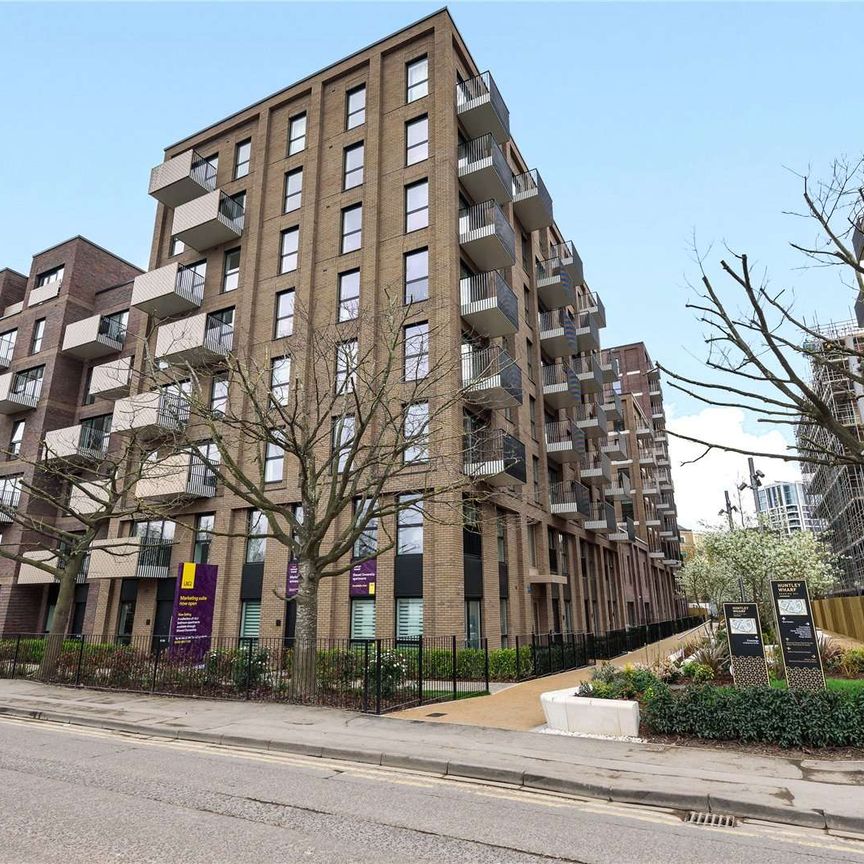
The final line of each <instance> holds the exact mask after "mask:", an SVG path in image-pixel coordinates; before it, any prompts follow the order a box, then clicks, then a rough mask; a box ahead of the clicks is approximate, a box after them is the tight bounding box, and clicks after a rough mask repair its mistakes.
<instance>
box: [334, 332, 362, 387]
mask: <svg viewBox="0 0 864 864" xmlns="http://www.w3.org/2000/svg"><path fill="white" fill-rule="evenodd" d="M358 350H359V346H358V344H357V340H356V339H346V340H345V341H344V342H340V343H339V345H338V346H337V348H336V392H337V393H345V392H346V391H348V390H353V389H354V383H355V380H356V377H357V356H358Z"/></svg>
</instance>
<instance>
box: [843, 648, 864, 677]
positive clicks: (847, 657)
mask: <svg viewBox="0 0 864 864" xmlns="http://www.w3.org/2000/svg"><path fill="white" fill-rule="evenodd" d="M838 665H839V668H840V671H841V672H842V673H843V674H844V675H845V676H846V677H847V678H857V677H858V676H859V675H864V648H849V649H848V650H846V651H844V652H843V654H842V656H841V657H840V662H839V664H838Z"/></svg>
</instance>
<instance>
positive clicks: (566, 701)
mask: <svg viewBox="0 0 864 864" xmlns="http://www.w3.org/2000/svg"><path fill="white" fill-rule="evenodd" d="M574 693H575V691H574V689H573V687H568V688H567V689H566V690H550V691H549V692H547V693H541V694H540V704H541V705H542V706H543V713H544V714H545V715H546V725H547V726H548V727H549V728H550V729H555V730H557V731H559V732H577V733H582V734H584V735H605V736H607V737H610V738H635V737H637V736H638V735H639V703H638V702H635V701H630V700H629V699H591V698H589V697H585V696H576V695H574Z"/></svg>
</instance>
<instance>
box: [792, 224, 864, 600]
mask: <svg viewBox="0 0 864 864" xmlns="http://www.w3.org/2000/svg"><path fill="white" fill-rule="evenodd" d="M856 236H857V232H856ZM859 311H861V313H862V318H864V306H861V307H859ZM817 332H818V333H819V338H816V337H813V338H812V339H811V341H810V343H809V345H808V347H810V348H811V349H813V350H818V351H820V352H821V354H822V355H823V361H822V362H816V361H814V362H812V363H811V365H810V375H811V386H812V387H813V390H814V392H815V393H816V395H817V396H818V397H819V398H820V399H822V400H823V401H824V402H825V404H826V405H828V406H829V408H830V409H831V413H832V415H833V416H834V417H835V418H836V419H837V420H838V421H840V423H842V424H843V425H844V426H846V427H848V428H849V429H850V430H851V431H853V432H854V434H855V435H856V436H857V437H858V438H859V440H862V441H864V415H862V407H861V405H862V403H861V396H862V392H864V391H862V387H861V385H860V384H857V383H855V382H854V381H853V380H852V378H850V377H849V373H850V372H851V373H853V374H857V373H858V366H857V360H856V358H855V356H854V355H852V354H850V353H848V352H849V351H854V352H857V354H858V355H859V356H860V353H861V351H862V350H864V320H862V321H846V322H840V323H832V324H827V325H825V326H823V327H820V328H818V331H817ZM808 442H814V444H815V446H817V447H818V448H819V449H820V450H822V449H824V450H827V451H828V452H830V451H831V450H832V449H833V450H836V451H837V452H841V449H842V448H841V445H840V443H839V441H837V439H836V437H835V436H834V435H832V434H831V433H830V432H829V431H828V430H827V429H824V428H822V427H817V426H813V425H812V424H809V423H807V422H806V421H803V420H802V422H801V424H800V426H799V428H798V446H799V447H800V448H801V449H803V450H806V449H807V447H808V446H809V445H808ZM801 472H802V476H803V481H804V490H805V497H806V499H808V500H809V502H810V503H811V505H812V508H813V515H814V517H815V518H816V519H817V520H818V521H819V524H820V526H821V527H822V528H823V529H824V530H825V531H826V539H827V540H828V541H829V542H830V544H831V547H832V549H833V551H834V552H835V553H836V554H837V555H838V556H839V565H840V569H841V572H842V577H841V581H842V586H841V587H842V588H844V589H858V588H862V587H864V471H862V469H861V468H857V467H854V466H837V467H832V466H828V465H813V464H811V463H807V462H802V463H801Z"/></svg>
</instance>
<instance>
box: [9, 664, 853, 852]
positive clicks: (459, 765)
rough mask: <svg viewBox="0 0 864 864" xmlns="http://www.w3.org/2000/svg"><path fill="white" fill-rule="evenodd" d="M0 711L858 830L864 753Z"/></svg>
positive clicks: (179, 705)
mask: <svg viewBox="0 0 864 864" xmlns="http://www.w3.org/2000/svg"><path fill="white" fill-rule="evenodd" d="M2 714H6V715H11V716H17V717H25V718H32V719H34V720H36V721H47V722H48V723H70V724H75V725H82V726H91V727H98V728H105V729H113V730H119V731H121V732H129V733H133V734H137V735H145V736H152V737H161V738H177V739H185V740H190V741H203V742H205V743H209V744H216V745H222V746H225V747H241V748H249V749H252V750H271V751H276V752H282V753H295V754H304V755H310V756H317V757H325V758H329V759H341V760H345V761H348V762H365V763H372V764H376V765H384V766H388V767H394V768H405V769H409V770H412V771H419V772H426V773H429V774H433V775H437V776H448V777H459V778H470V779H473V780H479V781H482V782H497V783H504V784H508V786H510V787H517V788H520V789H522V790H528V791H532V790H533V791H536V790H538V789H539V790H545V791H549V792H554V793H558V794H562V793H563V794H565V795H574V796H579V797H583V798H585V797H587V798H599V799H602V800H606V801H615V802H626V803H632V804H649V805H655V806H658V807H669V808H673V809H676V810H698V811H710V812H714V813H724V814H729V815H734V816H739V817H743V818H751V819H765V820H769V821H773V822H785V823H791V824H795V825H802V826H805V827H810V828H822V829H825V828H828V829H832V830H837V831H851V832H856V833H858V834H861V835H862V839H864V761H861V762H852V761H846V762H829V761H820V760H815V759H812V760H809V759H808V760H796V759H784V758H775V757H760V756H755V755H749V754H748V755H743V754H736V753H730V752H728V751H720V750H710V749H705V748H687V747H673V746H666V745H654V744H635V743H625V742H617V741H598V740H593V739H586V738H574V737H569V736H557V735H541V734H537V733H533V732H524V731H511V730H504V729H492V728H481V727H476V726H465V725H455V724H441V723H424V722H416V721H413V722H405V721H404V720H398V719H395V718H392V717H387V716H385V717H375V716H371V715H363V714H354V713H350V712H347V711H336V710H332V709H327V708H309V707H303V706H296V705H277V704H261V703H249V702H229V701H214V700H206V699H200V700H198V699H181V698H174V697H167V696H147V695H142V694H132V693H115V692H105V691H98V690H84V689H74V688H67V687H53V686H48V685H43V684H38V683H35V682H32V681H19V680H15V681H8V680H2V681H0V715H2Z"/></svg>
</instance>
